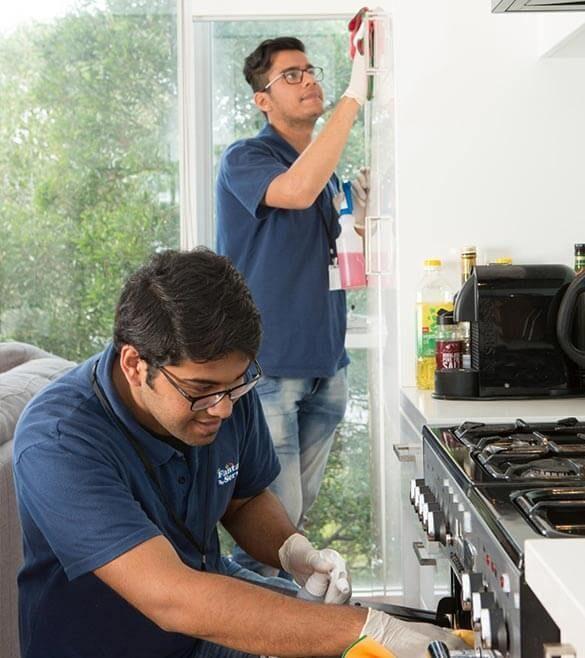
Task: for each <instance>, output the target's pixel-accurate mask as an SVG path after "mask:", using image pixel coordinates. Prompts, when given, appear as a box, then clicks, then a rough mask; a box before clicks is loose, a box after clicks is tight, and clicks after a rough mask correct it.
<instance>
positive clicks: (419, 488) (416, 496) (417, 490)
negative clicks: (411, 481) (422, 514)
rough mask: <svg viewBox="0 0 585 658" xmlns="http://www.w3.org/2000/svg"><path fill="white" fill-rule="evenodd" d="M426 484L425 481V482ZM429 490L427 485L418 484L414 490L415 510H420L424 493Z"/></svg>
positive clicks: (413, 502)
mask: <svg viewBox="0 0 585 658" xmlns="http://www.w3.org/2000/svg"><path fill="white" fill-rule="evenodd" d="M423 482H424V481H423ZM426 490H428V487H427V486H426V485H425V484H417V485H416V486H415V488H414V499H413V501H412V504H413V505H414V508H415V509H418V501H419V498H420V495H421V493H422V492H424V491H426Z"/></svg>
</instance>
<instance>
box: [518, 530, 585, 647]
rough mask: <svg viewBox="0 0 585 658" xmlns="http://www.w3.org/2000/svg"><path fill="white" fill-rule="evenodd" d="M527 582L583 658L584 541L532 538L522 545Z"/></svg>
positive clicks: (584, 607) (584, 623)
mask: <svg viewBox="0 0 585 658" xmlns="http://www.w3.org/2000/svg"><path fill="white" fill-rule="evenodd" d="M525 551H526V554H525V560H526V562H525V575H526V582H527V583H528V584H529V585H530V587H531V588H532V591H533V592H534V593H535V594H536V596H537V597H538V598H539V599H540V601H541V603H542V604H543V605H544V607H545V608H546V609H547V610H548V613H549V614H550V616H551V617H552V618H553V621H554V622H555V624H556V625H557V626H558V627H559V628H560V630H561V641H562V642H564V643H567V644H571V645H572V646H573V648H574V649H575V651H576V652H577V658H585V633H583V628H585V569H583V556H584V555H585V539H531V540H528V541H527V542H526V544H525Z"/></svg>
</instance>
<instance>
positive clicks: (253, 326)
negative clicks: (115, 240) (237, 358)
mask: <svg viewBox="0 0 585 658" xmlns="http://www.w3.org/2000/svg"><path fill="white" fill-rule="evenodd" d="M260 338H261V323H260V313H259V312H258V309H257V308H256V305H255V304H254V302H253V300H252V296H251V294H250V291H249V290H248V288H247V286H246V284H245V282H244V279H243V277H242V275H241V274H240V273H239V272H238V271H237V270H236V268H235V267H234V266H233V265H232V263H231V261H230V260H229V259H228V258H225V257H224V256H218V255H217V254H215V253H214V252H213V251H210V250H209V249H206V248H205V247H197V248H195V249H193V250H192V251H175V250H168V251H163V252H160V253H157V254H154V255H153V256H152V258H151V259H150V261H149V262H148V263H146V264H145V265H143V266H142V267H141V268H140V269H139V270H137V271H136V272H135V273H134V274H132V275H131V276H130V278H129V279H128V280H127V281H126V283H125V284H124V287H123V289H122V293H121V295H120V300H119V301H118V305H117V307H116V317H115V321H114V346H115V347H116V349H117V350H118V351H120V349H121V347H122V346H123V345H132V346H133V347H134V348H135V349H136V350H137V351H138V353H139V354H140V356H141V357H142V358H143V359H144V360H145V361H146V362H147V363H148V364H149V366H153V367H155V368H157V367H160V366H164V365H178V364H180V363H181V362H182V361H185V360H190V361H196V362H199V363H203V362H205V361H213V360H216V359H220V358H222V357H224V356H227V355H228V354H230V353H232V352H240V353H242V354H244V355H245V356H247V357H248V358H249V359H250V360H253V359H255V358H256V355H257V353H258V348H259V345H260Z"/></svg>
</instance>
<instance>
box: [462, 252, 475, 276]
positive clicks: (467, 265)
mask: <svg viewBox="0 0 585 658" xmlns="http://www.w3.org/2000/svg"><path fill="white" fill-rule="evenodd" d="M476 265H477V249H476V248H475V247H474V246H471V247H463V249H462V250H461V285H463V284H464V283H465V282H466V281H467V279H469V277H470V276H471V272H472V271H473V268H474V267H475V266H476Z"/></svg>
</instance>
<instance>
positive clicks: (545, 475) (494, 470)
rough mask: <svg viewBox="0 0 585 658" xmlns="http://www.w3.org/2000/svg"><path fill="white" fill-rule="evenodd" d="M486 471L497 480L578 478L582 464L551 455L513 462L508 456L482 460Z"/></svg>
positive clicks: (579, 477) (580, 474) (581, 473)
mask: <svg viewBox="0 0 585 658" xmlns="http://www.w3.org/2000/svg"><path fill="white" fill-rule="evenodd" d="M483 465H484V467H485V469H486V470H487V471H488V473H489V474H490V475H491V476H492V477H494V478H495V479H497V480H508V481H515V482H521V481H523V480H545V481H551V480H555V481H556V480H579V479H581V478H582V477H583V475H584V473H583V464H582V463H579V462H577V461H574V460H572V459H566V458H558V457H552V458H550V459H534V460H530V461H522V462H521V463H518V462H515V461H513V460H511V459H509V458H506V457H503V458H502V459H497V458H496V459H490V460H483Z"/></svg>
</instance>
